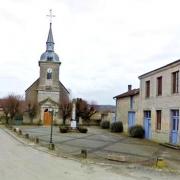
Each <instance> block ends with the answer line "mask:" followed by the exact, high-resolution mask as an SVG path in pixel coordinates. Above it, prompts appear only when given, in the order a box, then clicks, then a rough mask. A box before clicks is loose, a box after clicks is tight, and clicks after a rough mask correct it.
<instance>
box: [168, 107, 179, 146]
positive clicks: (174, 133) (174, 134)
mask: <svg viewBox="0 0 180 180" xmlns="http://www.w3.org/2000/svg"><path fill="white" fill-rule="evenodd" d="M171 115H172V117H171V138H170V141H171V143H172V144H177V143H178V129H179V110H172V111H171Z"/></svg>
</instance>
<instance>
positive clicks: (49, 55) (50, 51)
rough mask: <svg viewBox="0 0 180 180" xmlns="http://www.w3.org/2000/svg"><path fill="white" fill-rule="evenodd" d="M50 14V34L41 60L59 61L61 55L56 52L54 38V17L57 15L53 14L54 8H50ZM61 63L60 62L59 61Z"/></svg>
mask: <svg viewBox="0 0 180 180" xmlns="http://www.w3.org/2000/svg"><path fill="white" fill-rule="evenodd" d="M49 12H50V14H49V15H47V16H48V17H49V18H50V26H49V34H48V38H47V41H46V51H45V52H44V53H43V54H42V55H41V57H40V61H52V62H59V56H58V55H57V54H56V53H55V52H54V40H53V34H52V18H53V17H55V16H54V15H53V14H52V10H51V9H50V10H49ZM59 63H60V62H59Z"/></svg>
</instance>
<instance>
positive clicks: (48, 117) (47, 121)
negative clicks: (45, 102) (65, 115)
mask: <svg viewBox="0 0 180 180" xmlns="http://www.w3.org/2000/svg"><path fill="white" fill-rule="evenodd" d="M51 121H52V116H51V113H50V112H48V111H47V112H44V125H45V126H50V125H51Z"/></svg>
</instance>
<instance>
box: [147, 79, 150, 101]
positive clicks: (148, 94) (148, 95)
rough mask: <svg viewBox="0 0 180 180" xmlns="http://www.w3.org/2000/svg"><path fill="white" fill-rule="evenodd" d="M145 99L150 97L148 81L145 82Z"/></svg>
mask: <svg viewBox="0 0 180 180" xmlns="http://www.w3.org/2000/svg"><path fill="white" fill-rule="evenodd" d="M146 97H147V98H148V97H150V81H146Z"/></svg>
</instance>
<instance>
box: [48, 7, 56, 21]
mask: <svg viewBox="0 0 180 180" xmlns="http://www.w3.org/2000/svg"><path fill="white" fill-rule="evenodd" d="M46 16H48V17H49V21H50V23H52V18H53V17H55V15H53V14H52V9H50V10H49V15H46Z"/></svg>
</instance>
